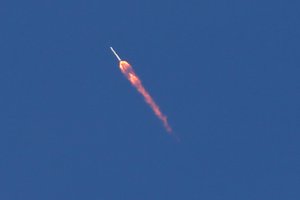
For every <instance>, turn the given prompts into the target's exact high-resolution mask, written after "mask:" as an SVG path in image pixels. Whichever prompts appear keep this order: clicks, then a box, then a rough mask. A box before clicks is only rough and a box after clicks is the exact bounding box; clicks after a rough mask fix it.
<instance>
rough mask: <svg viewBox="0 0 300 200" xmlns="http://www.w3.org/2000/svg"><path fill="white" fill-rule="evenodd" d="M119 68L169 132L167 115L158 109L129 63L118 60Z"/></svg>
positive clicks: (170, 130) (170, 129)
mask: <svg viewBox="0 0 300 200" xmlns="http://www.w3.org/2000/svg"><path fill="white" fill-rule="evenodd" d="M119 66H120V69H121V71H122V73H123V74H124V75H125V76H126V78H127V79H128V80H129V81H130V83H131V84H132V85H133V86H134V87H135V88H136V89H137V91H138V92H139V93H141V94H142V95H143V97H144V99H145V101H146V102H147V103H148V104H149V105H150V107H151V109H152V110H153V112H154V113H155V115H156V116H157V117H158V118H159V119H160V120H161V121H162V123H163V125H164V127H165V128H166V130H167V131H168V132H169V133H171V132H172V128H171V126H170V125H169V123H168V120H167V117H166V116H165V115H164V114H163V113H162V112H161V111H160V109H159V107H158V105H157V104H156V103H155V102H154V100H153V99H152V97H151V96H150V94H149V93H148V92H147V90H146V89H145V88H144V86H143V85H142V82H141V80H140V79H139V77H138V76H137V75H136V74H135V72H134V71H133V69H132V67H131V65H130V64H129V63H128V62H126V61H120V64H119Z"/></svg>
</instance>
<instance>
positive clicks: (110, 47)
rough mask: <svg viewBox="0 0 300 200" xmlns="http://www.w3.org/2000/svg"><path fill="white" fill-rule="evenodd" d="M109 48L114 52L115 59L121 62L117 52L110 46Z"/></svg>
mask: <svg viewBox="0 0 300 200" xmlns="http://www.w3.org/2000/svg"><path fill="white" fill-rule="evenodd" d="M110 50H111V51H112V52H113V53H114V54H115V56H116V57H117V59H118V60H119V61H120V62H121V61H122V60H121V58H120V56H119V55H118V54H117V52H116V51H115V50H114V49H113V48H112V47H110Z"/></svg>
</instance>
